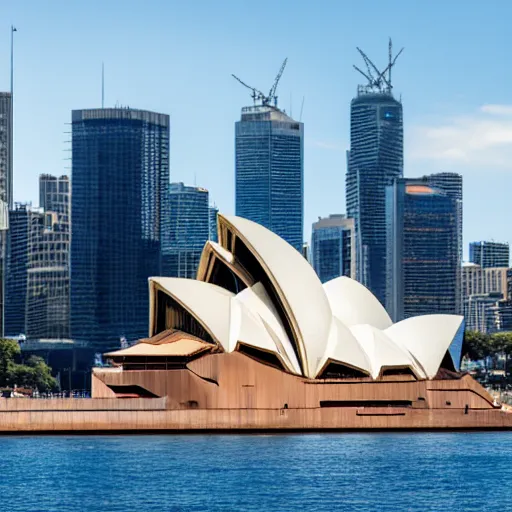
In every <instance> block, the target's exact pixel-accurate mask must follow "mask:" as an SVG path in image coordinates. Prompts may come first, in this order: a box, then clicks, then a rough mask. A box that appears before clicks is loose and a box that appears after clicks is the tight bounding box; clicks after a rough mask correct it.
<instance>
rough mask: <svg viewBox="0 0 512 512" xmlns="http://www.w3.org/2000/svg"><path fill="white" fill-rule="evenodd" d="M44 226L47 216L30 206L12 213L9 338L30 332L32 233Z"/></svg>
mask: <svg viewBox="0 0 512 512" xmlns="http://www.w3.org/2000/svg"><path fill="white" fill-rule="evenodd" d="M42 223H43V214H42V213H41V211H40V210H38V209H37V208H32V206H31V205H30V204H29V203H16V204H15V205H14V209H13V210H11V211H10V212H9V225H10V229H9V246H10V251H9V255H8V258H7V268H6V279H5V335H6V336H9V337H15V336H19V335H20V334H25V333H26V327H27V323H26V313H27V281H28V269H29V258H30V245H31V244H30V241H31V233H32V232H35V231H37V230H38V229H39V228H40V227H41V226H42Z"/></svg>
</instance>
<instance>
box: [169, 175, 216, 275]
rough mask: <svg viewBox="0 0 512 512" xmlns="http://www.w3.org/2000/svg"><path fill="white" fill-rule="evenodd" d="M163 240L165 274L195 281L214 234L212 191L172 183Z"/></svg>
mask: <svg viewBox="0 0 512 512" xmlns="http://www.w3.org/2000/svg"><path fill="white" fill-rule="evenodd" d="M168 201H169V207H168V213H167V214H166V217H165V220H164V231H163V239H162V274H163V275H164V276H168V277H186V278H189V279H195V277H196V273H197V267H198V265H199V260H200V259H201V253H202V251H203V248H204V244H205V243H206V241H207V240H208V237H209V232H210V209H209V206H208V190H206V189H204V188H200V187H189V186H186V185H184V184H183V183H171V185H170V187H169V198H168Z"/></svg>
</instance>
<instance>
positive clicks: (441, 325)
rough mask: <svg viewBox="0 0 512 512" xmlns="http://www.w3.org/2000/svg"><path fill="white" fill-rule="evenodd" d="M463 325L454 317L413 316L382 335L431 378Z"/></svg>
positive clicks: (458, 317)
mask: <svg viewBox="0 0 512 512" xmlns="http://www.w3.org/2000/svg"><path fill="white" fill-rule="evenodd" d="M463 321H464V317H462V316H458V315H423V316H415V317H412V318H407V319H406V320H402V321H401V322H397V323H396V324H393V325H392V326H391V327H388V328H387V329H386V330H385V333H386V334H387V335H388V336H389V337H390V338H392V339H394V340H396V341H397V342H398V343H400V344H401V345H403V346H404V347H406V348H407V350H409V352H411V354H413V355H414V356H415V357H416V359H417V360H418V361H419V362H420V363H421V365H422V366H423V368H425V371H426V373H427V376H428V377H429V378H434V377H435V376H436V374H437V372H438V370H439V367H440V366H441V362H442V361H443V358H444V356H445V354H446V351H447V350H448V348H449V347H450V344H451V342H452V341H453V339H454V337H455V335H456V334H457V331H458V330H459V327H460V326H461V324H462V322H463Z"/></svg>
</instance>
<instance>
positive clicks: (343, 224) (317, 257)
mask: <svg viewBox="0 0 512 512" xmlns="http://www.w3.org/2000/svg"><path fill="white" fill-rule="evenodd" d="M311 253H312V260H313V261H312V263H313V268H314V269H315V271H316V273H317V275H318V277H319V278H320V281H322V283H325V282H327V281H330V280H331V279H334V278H336V277H339V276H347V277H351V278H355V275H356V246H355V227H354V219H347V217H346V216H345V215H339V214H338V215H330V216H329V217H326V218H319V219H318V221H317V222H315V223H313V231H312V235H311Z"/></svg>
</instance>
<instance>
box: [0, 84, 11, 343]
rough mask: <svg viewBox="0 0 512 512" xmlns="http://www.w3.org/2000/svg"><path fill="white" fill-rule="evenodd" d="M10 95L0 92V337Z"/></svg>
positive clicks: (8, 183)
mask: <svg viewBox="0 0 512 512" xmlns="http://www.w3.org/2000/svg"><path fill="white" fill-rule="evenodd" d="M12 129H13V124H12V94H11V93H10V92H0V335H2V336H3V335H4V331H5V325H4V295H5V287H6V271H7V242H8V239H7V229H8V226H9V210H11V209H12V208H13V194H12V190H13V188H12V186H13V183H12V163H13V136H12Z"/></svg>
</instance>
